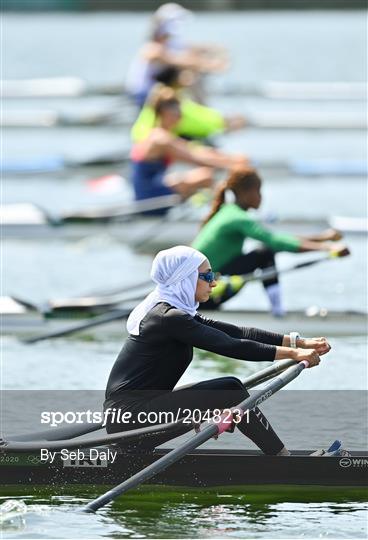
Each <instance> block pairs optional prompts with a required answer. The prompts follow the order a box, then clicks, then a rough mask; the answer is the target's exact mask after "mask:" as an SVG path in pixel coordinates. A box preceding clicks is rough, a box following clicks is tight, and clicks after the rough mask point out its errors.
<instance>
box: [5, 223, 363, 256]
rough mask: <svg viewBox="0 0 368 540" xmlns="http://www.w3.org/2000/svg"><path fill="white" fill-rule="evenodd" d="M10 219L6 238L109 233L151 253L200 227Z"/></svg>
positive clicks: (343, 226) (350, 226) (186, 241)
mask: <svg viewBox="0 0 368 540" xmlns="http://www.w3.org/2000/svg"><path fill="white" fill-rule="evenodd" d="M22 219H23V218H22V217H20V218H19V220H18V221H16V219H15V218H13V217H11V218H10V219H9V220H8V219H7V217H6V214H5V215H2V220H3V221H2V236H3V239H7V238H11V239H37V240H49V241H50V240H52V241H54V240H81V239H83V238H86V237H90V236H96V235H101V234H103V235H108V236H110V237H111V238H112V239H117V240H119V241H122V242H124V243H125V244H127V245H131V246H132V247H133V248H135V249H138V250H140V251H145V252H148V253H152V252H157V251H159V250H160V249H166V248H168V247H172V246H175V245H190V244H191V243H192V241H193V239H194V238H195V237H196V235H197V234H198V231H199V221H198V220H197V221H195V220H193V221H189V220H188V219H185V218H184V220H183V219H177V220H174V219H170V218H162V217H160V218H136V219H134V221H133V220H131V221H122V222H120V223H119V222H111V221H110V223H107V222H105V223H103V222H98V221H97V222H90V223H68V224H65V225H51V224H48V223H46V222H45V219H44V216H42V215H41V214H39V215H32V216H30V217H29V218H28V217H26V218H25V219H24V221H22ZM334 224H335V225H337V224H338V225H340V227H339V230H341V232H343V233H345V234H349V235H351V234H354V235H356V234H359V235H365V234H367V223H366V221H364V220H363V219H361V220H358V219H357V220H355V221H354V219H349V218H344V219H343V220H341V218H340V221H339V222H336V223H334ZM329 226H330V222H329V220H328V219H326V220H323V219H322V218H317V219H312V218H311V219H308V218H306V219H294V218H289V219H288V218H286V219H283V220H278V221H277V222H276V223H274V224H272V230H275V231H283V232H290V233H292V234H306V233H308V234H313V233H317V232H320V231H321V230H322V229H325V228H327V227H329Z"/></svg>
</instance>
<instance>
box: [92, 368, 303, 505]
mask: <svg viewBox="0 0 368 540" xmlns="http://www.w3.org/2000/svg"><path fill="white" fill-rule="evenodd" d="M307 365H308V363H307V362H300V363H298V364H297V365H296V366H292V367H290V368H288V369H287V370H286V371H284V372H283V373H281V374H280V375H279V376H278V377H276V378H275V379H273V380H272V381H271V382H269V383H268V385H266V387H265V388H263V389H261V390H258V391H256V392H254V394H253V395H252V396H250V397H248V398H247V399H245V400H244V401H242V402H241V403H239V405H238V406H237V407H235V409H240V410H241V411H243V412H244V413H245V411H247V410H249V409H253V408H254V407H256V406H257V405H259V404H260V403H262V402H263V401H265V400H266V399H268V398H269V397H270V396H272V395H273V394H274V393H275V392H277V391H278V390H280V389H281V388H282V387H283V386H285V385H286V384H288V383H289V382H291V381H292V380H293V379H295V378H296V377H297V376H298V375H299V373H301V371H303V369H304V368H305V367H306V366H307ZM230 423H231V421H230V420H226V422H222V423H219V424H217V423H215V422H213V421H212V422H211V423H210V424H209V425H207V426H206V427H205V428H204V429H203V430H202V431H200V432H199V433H197V434H196V435H194V436H193V437H192V438H191V439H189V440H188V441H186V442H185V443H184V444H183V445H181V446H180V447H178V448H175V449H174V450H172V451H171V452H169V453H168V454H166V455H165V456H163V457H162V458H160V459H158V460H157V461H156V462H155V463H152V464H151V465H149V466H148V467H146V468H145V469H143V470H142V471H139V472H138V473H137V474H135V475H133V476H132V477H131V478H129V479H127V480H125V481H124V482H122V483H121V484H120V485H118V486H116V487H115V488H113V489H111V490H110V491H108V492H107V493H105V494H104V495H101V496H100V497H98V498H97V499H96V500H94V501H92V502H90V503H89V504H88V505H87V506H86V507H85V508H84V510H85V511H86V512H95V511H96V510H98V509H99V508H101V507H102V506H104V505H105V504H107V503H109V502H110V501H112V500H114V499H115V498H116V497H118V496H119V495H122V494H123V493H125V492H126V491H128V490H130V489H132V488H135V487H136V486H138V485H139V484H141V483H142V482H145V481H147V480H149V479H150V478H152V477H153V476H155V475H156V474H158V473H159V472H161V471H164V470H165V469H167V467H169V466H170V465H171V464H173V463H175V462H176V461H178V460H179V459H180V458H182V457H183V456H185V455H186V454H187V453H188V452H191V451H192V450H195V449H196V448H197V447H198V446H200V445H201V444H203V443H205V442H206V441H208V440H209V439H210V438H211V437H213V436H215V435H219V434H221V433H223V432H224V431H226V429H227V428H228V427H230ZM228 424H229V425H228Z"/></svg>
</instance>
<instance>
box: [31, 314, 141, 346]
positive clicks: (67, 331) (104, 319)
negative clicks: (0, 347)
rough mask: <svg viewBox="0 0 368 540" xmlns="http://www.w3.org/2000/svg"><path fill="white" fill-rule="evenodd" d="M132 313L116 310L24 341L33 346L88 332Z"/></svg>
mask: <svg viewBox="0 0 368 540" xmlns="http://www.w3.org/2000/svg"><path fill="white" fill-rule="evenodd" d="M130 312H131V309H120V310H115V311H113V312H108V313H105V314H104V315H101V316H99V317H93V319H91V321H89V322H87V323H86V322H82V323H79V324H75V325H73V326H70V327H68V328H64V329H62V330H56V331H55V332H48V333H47V334H42V335H40V336H36V337H33V338H27V339H24V340H23V343H27V344H32V343H37V342H38V341H44V340H46V339H50V338H56V337H62V336H70V335H71V334H74V333H76V332H80V331H82V330H88V329H89V328H93V327H94V326H99V325H101V324H106V323H108V322H111V321H116V320H117V319H123V318H125V317H128V315H129V313H130Z"/></svg>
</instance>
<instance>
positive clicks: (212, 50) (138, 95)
mask: <svg viewBox="0 0 368 540" xmlns="http://www.w3.org/2000/svg"><path fill="white" fill-rule="evenodd" d="M188 13H189V11H188V10H187V9H184V8H183V7H182V6H180V5H179V4H174V3H168V4H164V5H162V6H160V7H159V9H158V10H157V11H156V12H155V13H154V15H153V17H152V23H151V31H150V36H149V39H148V41H147V42H146V43H145V44H144V45H143V47H142V48H141V49H140V50H139V52H138V55H137V56H136V57H135V58H134V59H133V62H132V64H131V66H130V69H129V71H128V78H127V82H126V87H127V90H128V92H129V93H130V95H131V96H132V97H133V99H134V100H135V102H136V104H137V105H138V106H139V107H142V106H143V105H144V102H145V100H146V98H147V96H148V94H149V93H150V91H151V89H152V87H153V85H154V84H155V82H156V81H155V77H156V75H157V74H158V73H160V71H161V70H163V69H165V68H166V67H167V66H175V67H178V68H184V69H185V68H189V69H192V70H193V71H195V72H196V73H198V74H206V73H216V72H219V71H223V70H224V69H225V68H226V67H227V66H228V59H227V55H226V53H225V51H224V49H223V48H222V47H218V46H208V45H205V46H201V45H200V46H192V45H189V44H187V43H186V42H185V40H183V39H182V36H181V35H180V34H181V32H180V27H181V26H182V22H183V21H184V20H185V18H186V17H187V14H188ZM193 90H194V93H195V94H196V97H197V100H200V101H203V90H202V89H201V88H200V83H199V82H198V81H197V82H196V85H195V87H194V89H193Z"/></svg>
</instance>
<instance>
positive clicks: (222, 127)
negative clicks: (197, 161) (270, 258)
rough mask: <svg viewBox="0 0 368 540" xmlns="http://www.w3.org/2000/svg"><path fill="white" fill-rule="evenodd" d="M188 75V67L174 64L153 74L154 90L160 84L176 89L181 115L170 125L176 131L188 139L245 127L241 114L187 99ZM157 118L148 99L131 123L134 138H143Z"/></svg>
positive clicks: (189, 84)
mask: <svg viewBox="0 0 368 540" xmlns="http://www.w3.org/2000/svg"><path fill="white" fill-rule="evenodd" d="M191 76H192V74H191V72H190V71H189V70H179V69H178V68H176V67H174V66H169V67H167V68H165V70H162V71H161V72H159V73H158V74H157V75H156V81H157V85H156V87H155V90H154V92H157V89H158V88H159V87H160V86H168V87H170V88H172V89H173V90H174V91H175V94H176V97H177V99H178V100H179V102H180V111H181V118H180V121H179V122H178V123H177V125H176V126H175V127H174V128H173V133H174V134H175V135H178V136H179V137H182V138H184V139H189V140H192V139H195V140H201V139H208V138H209V137H212V136H214V135H218V134H221V133H224V132H228V131H235V130H238V129H242V128H244V127H245V125H246V120H245V118H244V117H243V116H241V115H230V116H225V115H224V114H222V113H221V112H220V111H218V110H216V109H214V108H211V107H207V106H205V105H202V104H200V103H197V102H196V101H194V100H193V99H190V98H189V97H188V96H187V95H186V93H185V88H187V87H190V86H191V84H192V82H191ZM154 92H152V93H154ZM157 121H158V119H157V116H156V114H155V111H154V110H153V108H152V107H151V106H150V100H147V101H146V103H145V104H144V106H143V108H142V110H141V112H140V114H139V116H138V118H137V120H136V121H135V123H134V125H133V127H132V131H131V136H132V140H133V142H134V143H138V142H140V141H142V140H144V139H145V138H146V137H147V136H148V135H149V133H150V131H151V130H152V129H153V128H154V127H155V126H156V125H157Z"/></svg>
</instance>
